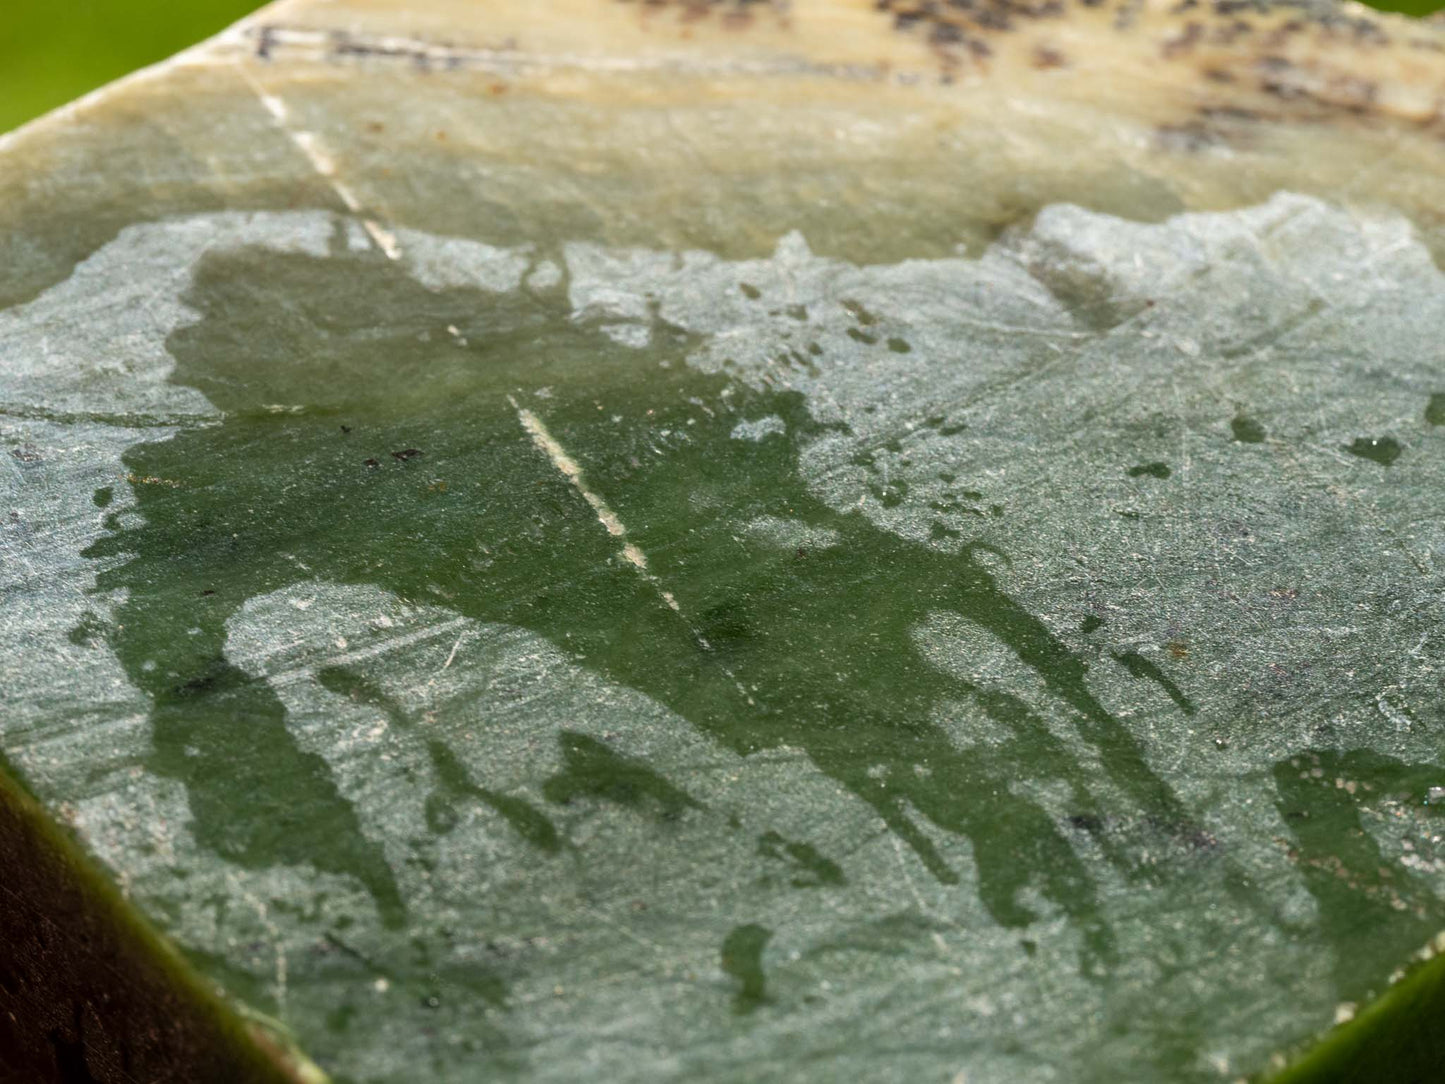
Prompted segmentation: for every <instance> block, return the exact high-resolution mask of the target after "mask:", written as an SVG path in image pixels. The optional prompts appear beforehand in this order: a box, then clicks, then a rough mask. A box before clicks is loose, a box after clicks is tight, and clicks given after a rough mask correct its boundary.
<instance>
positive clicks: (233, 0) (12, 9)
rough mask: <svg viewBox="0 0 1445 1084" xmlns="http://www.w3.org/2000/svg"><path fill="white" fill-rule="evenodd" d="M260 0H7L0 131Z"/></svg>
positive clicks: (2, 12)
mask: <svg viewBox="0 0 1445 1084" xmlns="http://www.w3.org/2000/svg"><path fill="white" fill-rule="evenodd" d="M259 6H260V0H0V132H5V131H9V130H10V129H11V128H14V127H15V126H17V125H19V124H23V123H24V122H25V121H27V120H29V119H30V118H32V117H36V116H39V115H40V114H41V113H44V112H45V111H46V110H49V109H54V108H55V107H56V106H58V105H63V104H65V103H66V102H68V101H70V100H71V99H72V98H76V97H79V96H80V95H82V94H84V93H85V92H86V91H89V90H93V89H94V88H95V87H98V86H100V85H101V84H102V83H106V82H109V81H110V80H112V79H117V78H119V77H120V76H122V75H124V74H126V72H129V71H134V70H135V69H136V68H140V67H144V66H145V65H147V64H153V63H154V62H156V61H157V60H163V59H165V58H166V57H167V56H169V55H170V54H172V53H175V52H178V51H179V50H181V49H184V48H185V47H186V46H188V45H193V44H194V43H196V42H198V41H200V40H201V39H202V38H205V37H209V36H210V35H211V34H214V33H216V31H218V30H221V29H222V28H224V27H225V26H227V25H228V24H230V23H233V22H235V21H236V20H237V19H239V18H241V17H242V16H243V15H246V14H248V13H249V12H251V11H253V10H255V9H256V8H257V7H259Z"/></svg>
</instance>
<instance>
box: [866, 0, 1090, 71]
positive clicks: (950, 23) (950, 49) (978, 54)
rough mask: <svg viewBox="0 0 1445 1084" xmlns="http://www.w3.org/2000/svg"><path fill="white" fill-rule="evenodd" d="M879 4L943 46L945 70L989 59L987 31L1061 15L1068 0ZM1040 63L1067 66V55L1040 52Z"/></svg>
mask: <svg viewBox="0 0 1445 1084" xmlns="http://www.w3.org/2000/svg"><path fill="white" fill-rule="evenodd" d="M874 7H875V9H876V10H878V11H880V12H883V13H885V14H887V15H890V16H891V17H892V19H893V28H894V29H895V30H898V31H901V32H903V33H908V34H918V35H921V36H923V37H924V38H926V40H927V41H928V44H929V45H931V46H933V47H934V48H935V49H936V50H938V52H939V54H940V56H941V57H942V60H943V63H944V69H945V73H947V72H948V71H950V70H951V69H953V68H956V67H957V66H958V65H959V64H960V63H962V61H963V59H964V58H965V57H966V56H967V57H972V58H973V59H974V60H986V59H987V58H988V57H990V56H992V55H993V48H992V47H991V46H990V45H989V44H988V42H987V41H985V40H984V36H985V35H987V34H992V33H1002V32H1006V31H1010V30H1013V29H1015V28H1016V27H1017V26H1018V24H1019V23H1021V22H1030V21H1036V20H1040V19H1056V18H1059V17H1061V16H1062V15H1063V14H1064V12H1065V10H1066V8H1065V4H1064V0H876V3H875V4H874ZM1034 59H1035V64H1036V66H1037V67H1040V68H1062V67H1066V66H1067V64H1068V58H1067V57H1065V56H1064V55H1063V53H1061V52H1059V51H1058V50H1057V49H1053V48H1043V49H1041V50H1040V51H1039V52H1038V53H1037V54H1036V56H1035V58H1034Z"/></svg>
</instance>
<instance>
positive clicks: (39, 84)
mask: <svg viewBox="0 0 1445 1084" xmlns="http://www.w3.org/2000/svg"><path fill="white" fill-rule="evenodd" d="M397 2H398V3H404V2H405V0H397ZM1442 5H1445V0H1377V2H1376V3H1375V4H1374V5H1373V6H1375V7H1378V8H1381V9H1382V10H1386V11H1405V12H1408V13H1410V14H1412V15H1424V14H1428V13H1429V12H1432V11H1435V10H1437V9H1438V8H1440V7H1441V6H1442ZM260 6H261V5H260V3H259V0H0V132H6V131H9V130H10V129H11V128H14V127H15V126H16V125H19V124H23V123H24V122H25V121H27V120H29V119H30V118H32V117H37V116H39V115H40V114H41V113H44V112H45V111H46V110H49V109H53V108H55V107H56V106H58V105H63V104H65V103H66V102H68V101H70V100H71V99H72V98H76V97H79V96H80V95H81V94H84V93H85V92H86V91H88V90H92V89H94V88H95V87H98V86H100V85H101V84H102V83H108V82H109V81H110V80H112V79H116V78H118V77H120V76H122V75H124V74H125V73H126V72H128V71H133V70H135V69H136V68H140V67H144V66H145V65H147V64H151V63H154V62H155V61H157V60H162V59H164V58H165V57H167V56H170V55H171V54H172V53H175V52H178V51H179V50H181V49H184V48H185V47H186V46H188V45H192V44H194V43H195V42H198V41H200V40H201V39H202V38H206V37H209V36H210V35H212V34H214V33H216V31H218V30H221V29H223V28H225V27H226V26H228V25H230V24H231V23H233V22H235V21H236V20H237V19H239V18H241V16H243V15H245V14H247V13H248V12H250V11H253V10H255V9H256V8H258V7H260Z"/></svg>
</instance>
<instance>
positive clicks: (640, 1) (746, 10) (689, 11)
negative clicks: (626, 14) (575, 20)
mask: <svg viewBox="0 0 1445 1084" xmlns="http://www.w3.org/2000/svg"><path fill="white" fill-rule="evenodd" d="M617 2H618V3H623V4H629V5H631V6H633V7H638V8H641V9H642V10H643V11H644V12H656V11H668V12H675V13H677V15H678V16H679V17H680V18H681V19H682V20H684V21H686V22H697V21H699V20H702V19H714V18H715V19H717V20H718V21H719V22H721V23H722V24H723V25H724V26H727V27H731V28H735V29H741V28H743V27H746V26H749V25H751V24H752V21H753V19H754V17H755V16H756V15H757V14H759V13H762V12H767V13H770V14H772V15H774V16H776V17H777V18H778V19H780V20H782V19H785V18H786V17H787V14H788V9H789V8H790V7H791V6H792V0H617Z"/></svg>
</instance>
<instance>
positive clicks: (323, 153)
mask: <svg viewBox="0 0 1445 1084" xmlns="http://www.w3.org/2000/svg"><path fill="white" fill-rule="evenodd" d="M235 67H236V71H237V72H238V73H239V74H240V76H241V78H242V79H244V80H245V81H246V85H247V86H249V87H250V88H251V90H252V91H254V92H255V94H256V98H257V100H259V101H260V103H261V105H262V106H263V107H265V110H266V112H267V113H269V114H270V115H271V119H272V120H273V121H275V122H276V127H278V128H280V129H281V131H283V132H285V133H286V137H287V138H288V139H290V140H291V142H292V143H294V144H295V145H296V149H297V150H299V151H300V152H301V153H302V154H303V155H304V156H305V157H306V161H308V162H309V163H310V164H311V168H312V169H314V170H315V171H316V173H317V175H318V176H320V177H322V178H324V179H325V181H326V183H327V184H329V185H330V186H331V190H332V191H333V192H335V193H336V196H337V198H338V199H339V200H341V202H342V203H343V204H344V205H345V206H346V209H347V210H348V211H350V212H351V213H352V214H354V215H356V216H358V217H359V218H360V219H361V225H362V228H363V229H365V230H366V233H367V236H368V237H370V238H371V240H372V242H373V243H374V244H375V245H376V247H377V248H379V249H380V250H381V251H382V253H384V254H385V255H386V258H387V259H389V260H399V259H401V245H400V244H399V243H398V242H397V239H396V235H395V234H394V233H392V232H391V231H390V230H388V229H387V228H386V227H384V226H382V225H381V223H379V222H378V221H376V219H375V218H372V217H371V216H370V215H366V214H364V213H363V212H362V206H361V200H359V199H357V197H356V193H355V192H353V191H352V190H351V186H350V185H348V184H347V183H346V182H345V181H343V180H342V179H341V178H340V177H338V176H337V175H336V160H335V159H334V158H333V157H332V156H331V153H330V152H329V151H327V150H326V148H325V147H324V146H323V145H322V143H321V140H320V139H319V138H318V137H317V135H316V133H315V132H308V131H305V130H303V129H299V128H294V127H292V125H291V122H290V117H291V114H290V110H288V109H287V108H286V103H285V102H283V101H282V100H281V99H280V98H278V97H276V95H274V94H271V93H269V92H268V91H267V90H266V88H265V87H263V86H262V85H261V84H260V83H258V82H257V81H256V77H255V76H253V75H252V74H251V73H250V72H248V71H247V70H246V68H245V65H244V63H242V62H240V61H238V62H237V63H236V65H235Z"/></svg>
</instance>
